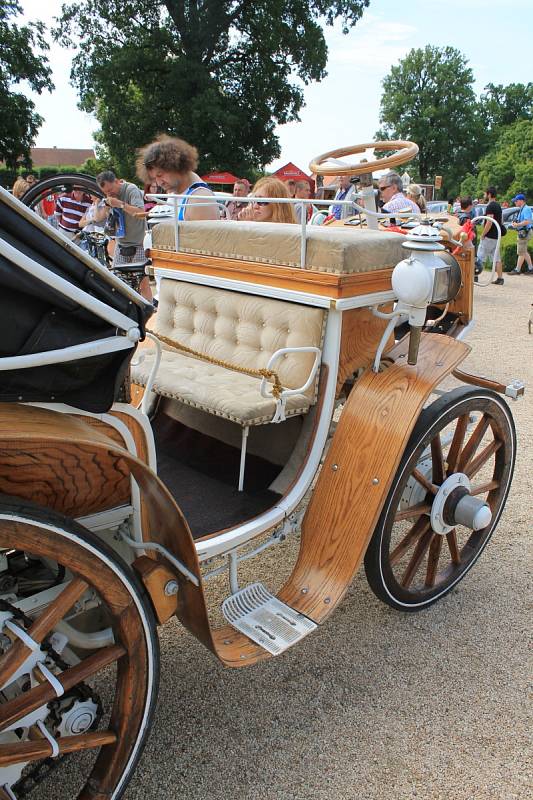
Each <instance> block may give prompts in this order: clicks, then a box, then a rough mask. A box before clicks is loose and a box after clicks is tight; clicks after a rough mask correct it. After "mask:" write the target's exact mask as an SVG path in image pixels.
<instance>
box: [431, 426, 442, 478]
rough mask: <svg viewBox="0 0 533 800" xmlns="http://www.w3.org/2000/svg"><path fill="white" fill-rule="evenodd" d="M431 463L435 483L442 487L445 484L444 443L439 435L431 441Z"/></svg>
mask: <svg viewBox="0 0 533 800" xmlns="http://www.w3.org/2000/svg"><path fill="white" fill-rule="evenodd" d="M431 463H432V477H433V483H435V484H436V485H437V486H440V485H441V484H442V483H443V482H444V458H443V456H442V442H441V440H440V435H439V434H438V433H437V435H436V436H434V437H433V439H432V440H431Z"/></svg>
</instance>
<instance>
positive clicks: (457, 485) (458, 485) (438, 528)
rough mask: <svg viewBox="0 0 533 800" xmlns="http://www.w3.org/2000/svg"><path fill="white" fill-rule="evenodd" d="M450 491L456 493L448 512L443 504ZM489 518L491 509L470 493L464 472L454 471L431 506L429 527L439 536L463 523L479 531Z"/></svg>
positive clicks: (446, 501) (467, 479)
mask: <svg viewBox="0 0 533 800" xmlns="http://www.w3.org/2000/svg"><path fill="white" fill-rule="evenodd" d="M457 490H462V491H457ZM452 492H454V493H455V494H456V500H455V502H454V503H453V510H452V513H451V514H450V511H449V510H448V513H446V510H445V505H446V503H450V500H451V495H452ZM450 516H451V517H452V519H450ZM491 520H492V511H491V510H490V508H489V506H488V505H487V504H486V503H485V502H484V501H483V500H478V498H477V497H472V495H471V494H470V479H469V478H468V476H467V475H465V474H464V472H455V473H454V474H453V475H450V477H449V478H446V480H445V481H444V483H443V484H442V486H441V487H440V489H439V491H438V492H437V494H436V496H435V499H434V501H433V505H432V506H431V527H432V528H433V530H434V531H435V533H439V534H440V535H441V536H445V535H446V534H447V533H450V531H452V530H453V529H454V528H455V527H456V525H465V526H466V527H467V528H470V529H471V530H474V531H479V530H481V529H482V528H486V527H487V525H489V524H490V522H491ZM450 523H451V524H450Z"/></svg>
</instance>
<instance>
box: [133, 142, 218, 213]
mask: <svg viewBox="0 0 533 800" xmlns="http://www.w3.org/2000/svg"><path fill="white" fill-rule="evenodd" d="M197 166H198V150H197V149H196V147H193V146H192V145H190V144H188V142H185V141H184V140H183V139H176V138H172V137H170V136H165V135H161V136H158V137H157V139H156V140H155V142H151V144H147V145H146V146H145V147H143V148H141V150H139V155H138V158H137V175H138V176H139V178H140V179H141V180H142V181H143V183H145V184H147V183H157V184H158V185H159V186H162V187H163V190H164V191H165V192H168V193H169V194H181V195H185V197H182V199H181V201H180V202H179V204H178V219H179V220H191V219H219V218H220V216H219V211H218V204H217V202H216V200H215V199H214V194H213V192H212V191H211V189H210V188H209V186H208V185H207V183H205V182H204V181H202V180H201V179H200V178H199V176H198V175H197V174H196V172H195V170H196V168H197ZM210 198H212V202H209V200H210Z"/></svg>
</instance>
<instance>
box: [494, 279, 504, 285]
mask: <svg viewBox="0 0 533 800" xmlns="http://www.w3.org/2000/svg"><path fill="white" fill-rule="evenodd" d="M492 282H493V284H494V286H503V283H504V281H503V278H498V279H497V280H495V281H492Z"/></svg>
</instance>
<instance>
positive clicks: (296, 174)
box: [273, 161, 315, 189]
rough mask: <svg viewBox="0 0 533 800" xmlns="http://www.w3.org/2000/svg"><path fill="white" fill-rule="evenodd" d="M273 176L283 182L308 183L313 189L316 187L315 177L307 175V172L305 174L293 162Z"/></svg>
mask: <svg viewBox="0 0 533 800" xmlns="http://www.w3.org/2000/svg"><path fill="white" fill-rule="evenodd" d="M273 175H274V177H276V178H279V179H280V180H282V181H288V180H293V181H307V182H308V183H309V185H310V186H311V189H314V187H315V180H314V177H313V176H312V175H306V174H305V172H303V170H301V169H300V167H297V166H296V164H293V163H292V161H289V163H288V164H285V166H284V167H280V168H279V169H278V170H276V172H274V173H273Z"/></svg>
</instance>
